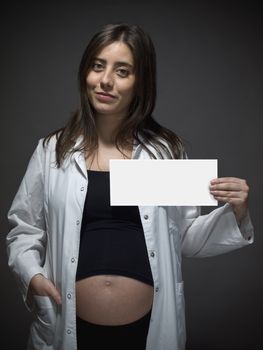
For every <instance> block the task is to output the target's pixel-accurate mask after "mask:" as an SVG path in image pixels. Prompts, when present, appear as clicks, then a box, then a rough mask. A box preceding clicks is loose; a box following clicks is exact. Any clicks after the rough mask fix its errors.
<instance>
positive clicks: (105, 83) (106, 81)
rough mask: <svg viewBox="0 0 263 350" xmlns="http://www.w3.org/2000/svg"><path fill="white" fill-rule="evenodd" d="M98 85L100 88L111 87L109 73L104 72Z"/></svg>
mask: <svg viewBox="0 0 263 350" xmlns="http://www.w3.org/2000/svg"><path fill="white" fill-rule="evenodd" d="M100 85H101V87H102V88H112V86H113V77H112V74H111V73H110V72H106V71H105V72H104V74H103V75H102V77H101V80H100Z"/></svg>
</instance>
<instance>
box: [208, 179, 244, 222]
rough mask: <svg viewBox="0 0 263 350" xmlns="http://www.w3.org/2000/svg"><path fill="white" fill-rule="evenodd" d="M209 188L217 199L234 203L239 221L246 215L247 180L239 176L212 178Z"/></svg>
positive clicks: (234, 209)
mask: <svg viewBox="0 0 263 350" xmlns="http://www.w3.org/2000/svg"><path fill="white" fill-rule="evenodd" d="M209 189H210V193H211V194H212V195H213V196H214V198H215V199H216V200H218V201H220V202H226V203H230V204H231V205H232V207H233V211H234V214H235V216H236V219H237V221H238V222H240V221H241V220H242V219H243V218H244V217H245V216H246V214H247V210H248V192H249V187H248V185H247V182H246V180H243V179H239V178H237V177H221V178H218V179H214V180H212V181H211V185H210V187H209Z"/></svg>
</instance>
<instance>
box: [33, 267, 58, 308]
mask: <svg viewBox="0 0 263 350" xmlns="http://www.w3.org/2000/svg"><path fill="white" fill-rule="evenodd" d="M29 290H30V292H31V293H32V294H33V295H40V296H49V297H50V298H52V299H53V300H54V301H55V303H57V304H61V295H60V293H59V292H58V290H57V289H56V287H55V286H54V284H53V283H52V282H51V281H50V280H49V279H47V278H46V277H44V276H43V275H41V274H40V273H39V274H37V275H35V276H33V277H32V279H31V281H30V284H29Z"/></svg>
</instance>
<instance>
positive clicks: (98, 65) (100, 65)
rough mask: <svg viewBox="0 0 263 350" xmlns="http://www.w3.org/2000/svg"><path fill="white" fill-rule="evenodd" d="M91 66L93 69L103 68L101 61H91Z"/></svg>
mask: <svg viewBox="0 0 263 350" xmlns="http://www.w3.org/2000/svg"><path fill="white" fill-rule="evenodd" d="M92 68H93V69H94V70H101V69H102V68H103V66H102V64H101V63H93V65H92Z"/></svg>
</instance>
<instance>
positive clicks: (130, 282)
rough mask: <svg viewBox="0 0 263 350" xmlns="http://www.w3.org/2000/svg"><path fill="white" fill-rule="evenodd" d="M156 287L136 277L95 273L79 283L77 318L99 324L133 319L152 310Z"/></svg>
mask: <svg viewBox="0 0 263 350" xmlns="http://www.w3.org/2000/svg"><path fill="white" fill-rule="evenodd" d="M153 294H154V292H153V287H152V286H150V285H148V284H146V283H143V282H141V281H138V280H136V279H133V278H129V277H124V276H118V275H96V276H92V277H88V278H84V279H82V280H80V281H77V282H76V308H77V315H78V317H80V318H82V319H83V320H86V321H88V322H91V323H94V324H99V325H123V324H128V323H131V322H134V321H136V320H138V319H139V318H141V317H143V316H144V315H145V314H147V312H148V311H150V309H151V307H152V303H153Z"/></svg>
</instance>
